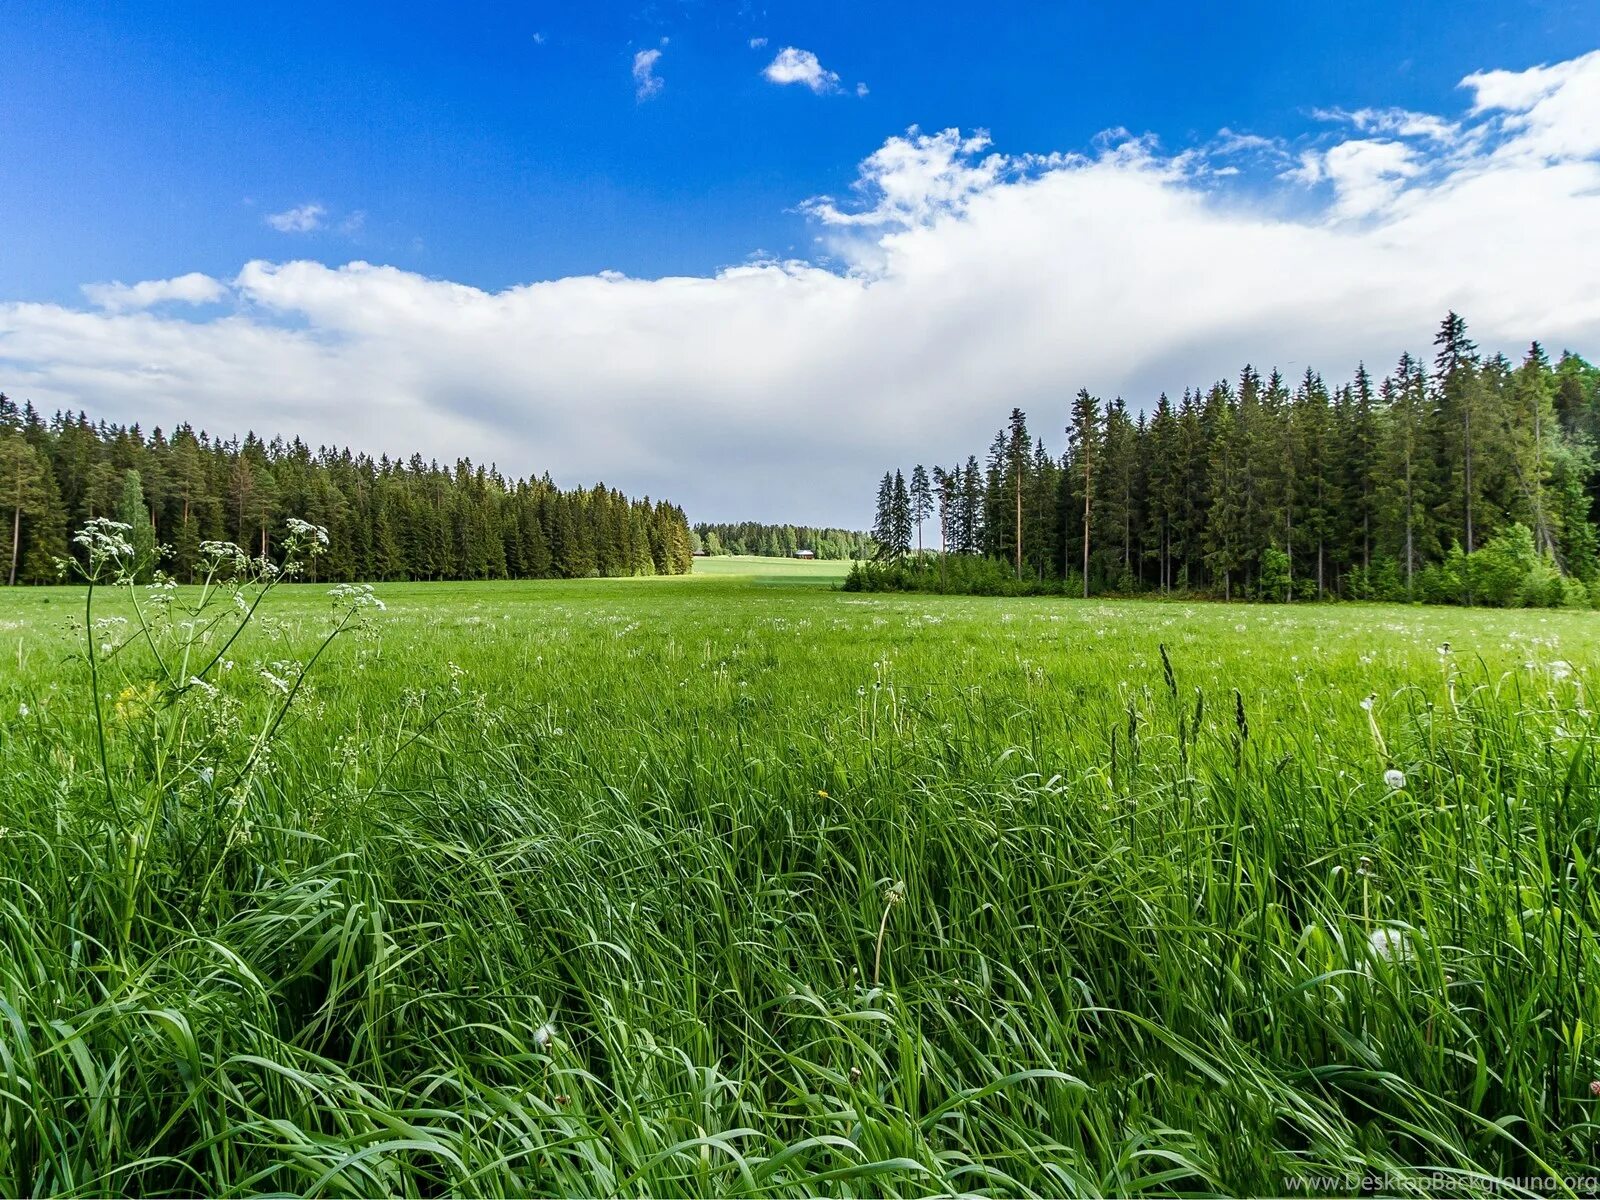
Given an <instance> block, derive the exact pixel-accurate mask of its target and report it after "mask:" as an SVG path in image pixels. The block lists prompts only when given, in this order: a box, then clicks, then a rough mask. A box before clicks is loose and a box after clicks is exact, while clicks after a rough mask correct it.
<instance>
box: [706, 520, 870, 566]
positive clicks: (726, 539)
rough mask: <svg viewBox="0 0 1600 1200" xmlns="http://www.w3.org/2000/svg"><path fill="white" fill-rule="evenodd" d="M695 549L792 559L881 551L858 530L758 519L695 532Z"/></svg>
mask: <svg viewBox="0 0 1600 1200" xmlns="http://www.w3.org/2000/svg"><path fill="white" fill-rule="evenodd" d="M692 533H693V539H694V548H695V550H696V551H698V552H701V553H704V554H713V555H714V554H754V555H759V556H763V557H767V558H788V557H789V556H790V555H791V554H793V553H794V552H795V551H796V550H809V551H811V552H812V553H813V554H815V555H816V556H817V557H818V558H834V559H841V558H867V557H869V556H871V555H873V554H875V553H877V549H878V546H877V543H876V542H874V541H873V540H872V535H871V534H870V533H865V532H862V531H858V530H854V529H814V528H812V527H811V526H809V525H763V524H761V523H760V522H757V521H739V522H736V523H722V524H713V523H708V522H705V521H702V522H700V523H699V524H697V525H696V526H695V527H694V529H693V531H692Z"/></svg>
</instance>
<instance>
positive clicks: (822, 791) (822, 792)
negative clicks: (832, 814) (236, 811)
mask: <svg viewBox="0 0 1600 1200" xmlns="http://www.w3.org/2000/svg"><path fill="white" fill-rule="evenodd" d="M22 708H23V713H22V715H23V716H27V715H28V713H27V708H28V706H27V705H23V706H22ZM817 795H819V796H821V797H822V798H823V799H824V800H826V799H827V798H828V793H827V791H826V790H825V789H823V788H818V789H817Z"/></svg>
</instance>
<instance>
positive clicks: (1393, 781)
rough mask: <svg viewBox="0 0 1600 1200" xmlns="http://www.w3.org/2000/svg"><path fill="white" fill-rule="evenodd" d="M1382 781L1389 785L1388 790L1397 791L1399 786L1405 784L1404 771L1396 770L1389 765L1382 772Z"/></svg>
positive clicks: (1401, 786)
mask: <svg viewBox="0 0 1600 1200" xmlns="http://www.w3.org/2000/svg"><path fill="white" fill-rule="evenodd" d="M1383 781H1384V782H1385V783H1386V784H1388V785H1389V790H1390V791H1391V792H1398V791H1399V790H1400V789H1401V788H1403V787H1405V786H1406V773H1405V772H1404V771H1397V770H1395V769H1394V768H1393V767H1390V768H1389V769H1388V770H1387V771H1385V772H1384V773H1383Z"/></svg>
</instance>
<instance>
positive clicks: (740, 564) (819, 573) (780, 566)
mask: <svg viewBox="0 0 1600 1200" xmlns="http://www.w3.org/2000/svg"><path fill="white" fill-rule="evenodd" d="M849 573H850V560H849V559H818V558H813V559H804V558H763V557H759V556H757V555H754V554H717V555H712V556H711V557H709V558H697V559H695V560H694V574H695V575H697V576H710V577H713V578H719V577H723V576H732V577H738V578H748V579H751V580H760V581H762V582H767V583H785V582H790V581H806V582H812V581H831V582H838V581H839V580H841V579H843V578H844V577H845V576H846V575H847V574H849Z"/></svg>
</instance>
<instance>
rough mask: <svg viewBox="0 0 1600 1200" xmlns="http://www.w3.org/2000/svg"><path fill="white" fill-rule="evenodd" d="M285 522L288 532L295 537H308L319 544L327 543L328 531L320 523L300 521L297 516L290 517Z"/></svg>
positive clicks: (324, 544)
mask: <svg viewBox="0 0 1600 1200" xmlns="http://www.w3.org/2000/svg"><path fill="white" fill-rule="evenodd" d="M285 524H286V525H287V526H288V527H289V532H290V534H292V535H293V536H295V537H297V538H310V539H311V540H312V541H314V542H315V543H316V544H317V545H319V546H326V545H327V544H328V531H327V530H326V529H324V528H323V527H322V526H321V525H313V524H312V523H311V522H310V521H302V520H301V519H300V518H299V517H290V518H289V519H288V521H286V522H285Z"/></svg>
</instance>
